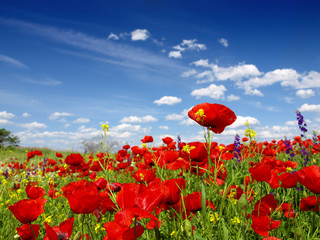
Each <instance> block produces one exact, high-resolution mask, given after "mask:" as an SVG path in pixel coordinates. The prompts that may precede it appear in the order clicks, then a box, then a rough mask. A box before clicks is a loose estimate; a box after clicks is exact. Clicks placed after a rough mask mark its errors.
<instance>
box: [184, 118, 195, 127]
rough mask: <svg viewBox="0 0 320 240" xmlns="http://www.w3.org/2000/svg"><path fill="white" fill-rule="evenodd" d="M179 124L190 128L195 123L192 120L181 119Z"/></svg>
mask: <svg viewBox="0 0 320 240" xmlns="http://www.w3.org/2000/svg"><path fill="white" fill-rule="evenodd" d="M180 124H182V125H187V126H191V125H196V124H197V123H196V122H195V121H194V120H192V119H191V118H187V119H183V120H182V121H181V122H180Z"/></svg>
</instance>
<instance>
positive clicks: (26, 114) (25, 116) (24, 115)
mask: <svg viewBox="0 0 320 240" xmlns="http://www.w3.org/2000/svg"><path fill="white" fill-rule="evenodd" d="M22 117H24V118H28V117H31V115H30V114H29V113H27V112H25V113H23V114H22Z"/></svg>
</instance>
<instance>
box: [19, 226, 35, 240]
mask: <svg viewBox="0 0 320 240" xmlns="http://www.w3.org/2000/svg"><path fill="white" fill-rule="evenodd" d="M31 227H32V229H31ZM31 227H30V224H24V225H22V226H21V227H18V228H16V230H17V232H18V235H19V236H20V237H21V240H35V239H36V238H35V237H34V235H33V232H34V234H35V235H36V237H37V238H38V236H39V231H40V225H38V224H32V225H31ZM32 230H33V232H32Z"/></svg>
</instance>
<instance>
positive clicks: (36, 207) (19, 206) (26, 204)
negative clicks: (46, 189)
mask: <svg viewBox="0 0 320 240" xmlns="http://www.w3.org/2000/svg"><path fill="white" fill-rule="evenodd" d="M47 201H48V200H46V199H43V198H37V199H22V200H20V201H18V202H16V203H15V204H13V205H11V206H8V208H9V210H10V211H11V212H12V213H13V215H14V216H15V218H16V219H18V220H19V221H20V222H21V223H22V224H27V223H31V222H33V221H35V220H36V219H37V218H38V217H39V216H40V215H41V214H42V213H43V212H44V205H45V203H46V202H47Z"/></svg>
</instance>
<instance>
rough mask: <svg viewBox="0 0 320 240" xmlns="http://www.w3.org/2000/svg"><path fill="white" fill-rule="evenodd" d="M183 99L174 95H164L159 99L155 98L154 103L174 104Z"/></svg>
mask: <svg viewBox="0 0 320 240" xmlns="http://www.w3.org/2000/svg"><path fill="white" fill-rule="evenodd" d="M181 101H182V99H181V98H178V97H173V96H164V97H162V98H160V99H158V100H154V101H153V103H155V104H157V105H174V104H177V103H180V102H181Z"/></svg>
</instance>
